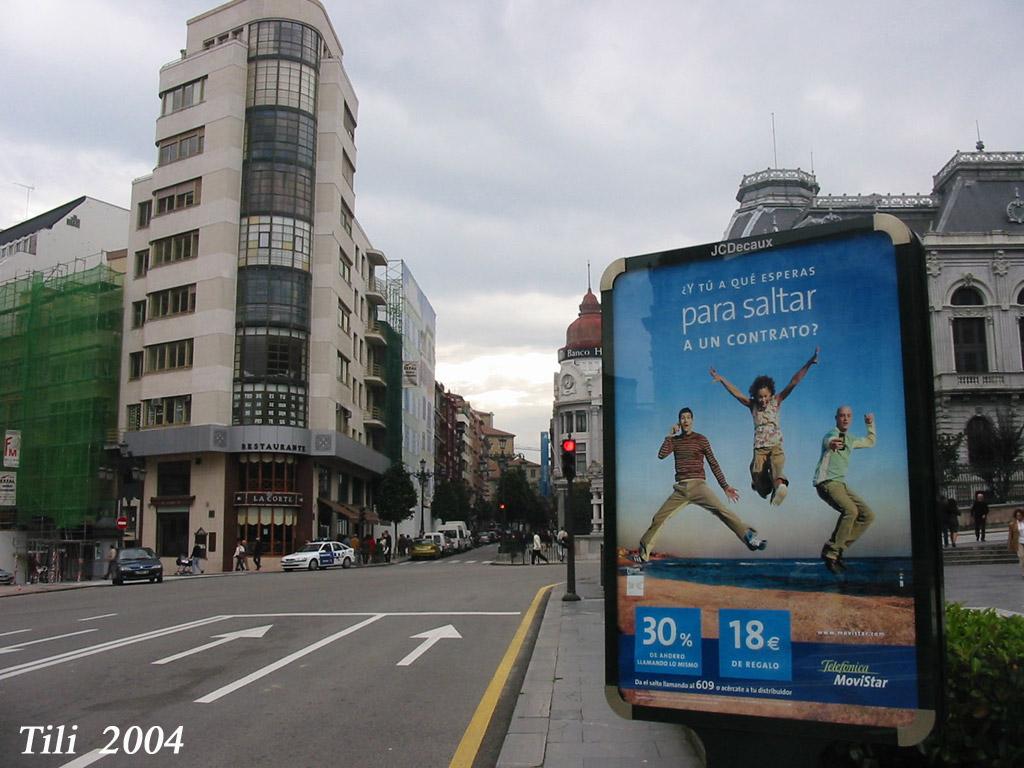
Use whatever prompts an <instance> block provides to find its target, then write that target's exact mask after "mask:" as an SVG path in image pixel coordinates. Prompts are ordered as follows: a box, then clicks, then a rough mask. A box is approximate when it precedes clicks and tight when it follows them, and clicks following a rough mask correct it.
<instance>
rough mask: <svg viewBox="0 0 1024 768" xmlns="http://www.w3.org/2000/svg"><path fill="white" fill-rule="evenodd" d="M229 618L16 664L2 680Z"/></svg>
mask: <svg viewBox="0 0 1024 768" xmlns="http://www.w3.org/2000/svg"><path fill="white" fill-rule="evenodd" d="M226 618H228V617H227V616H211V617H210V618H208V619H199V620H198V621H190V622H187V623H186V624H178V625H176V626H173V627H167V628H166V629H157V630H154V631H152V632H143V633H142V634H141V635H133V636H131V637H125V638H122V639H121V640H111V641H109V642H106V643H100V644H99V645H94V646H92V647H90V648H80V649H78V650H76V651H67V652H66V653H58V654H57V655H56V656H50V657H49V658H46V659H39V660H37V661H27V662H25V663H24V664H15V665H14V666H13V667H6V668H4V669H0V680H6V679H7V678H9V677H17V676H18V675H24V674H25V673H26V672H36V671H38V670H40V669H45V668H46V667H52V666H54V665H56V664H64V663H65V662H68V661H76V660H77V659H82V658H85V657H86V656H92V655H94V654H97V653H107V652H108V651H112V650H114V649H115V648H121V647H122V646H125V645H133V644H135V643H141V642H144V641H145V640H152V639H154V638H157V637H163V636H164V635H171V634H174V633H175V632H184V631H185V630H188V629H196V628H197V627H201V626H203V625H204V624H212V623H214V622H217V621H223V620H224V619H226ZM86 631H87V632H95V631H96V630H92V629H89V630H86Z"/></svg>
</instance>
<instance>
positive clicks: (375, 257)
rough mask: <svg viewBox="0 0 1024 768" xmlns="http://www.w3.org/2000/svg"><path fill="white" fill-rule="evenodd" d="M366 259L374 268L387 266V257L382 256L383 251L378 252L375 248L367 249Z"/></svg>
mask: <svg viewBox="0 0 1024 768" xmlns="http://www.w3.org/2000/svg"><path fill="white" fill-rule="evenodd" d="M366 258H367V259H368V260H369V262H370V264H372V265H373V266H375V267H386V266H387V265H388V257H387V256H385V255H384V251H378V250H377V249H376V248H367V249H366Z"/></svg>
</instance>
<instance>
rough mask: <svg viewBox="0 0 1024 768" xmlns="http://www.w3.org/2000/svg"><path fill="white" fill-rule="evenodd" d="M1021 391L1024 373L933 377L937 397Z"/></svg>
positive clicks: (943, 374) (941, 374)
mask: <svg viewBox="0 0 1024 768" xmlns="http://www.w3.org/2000/svg"><path fill="white" fill-rule="evenodd" d="M1022 391H1024V371H1009V372H1004V373H1000V372H997V371H988V372H984V373H981V372H979V373H939V374H936V375H935V394H937V395H956V394H963V395H967V394H971V393H972V392H984V393H990V392H991V393H1001V392H1022Z"/></svg>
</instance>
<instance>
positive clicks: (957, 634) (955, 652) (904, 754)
mask: <svg viewBox="0 0 1024 768" xmlns="http://www.w3.org/2000/svg"><path fill="white" fill-rule="evenodd" d="M1016 586H1017V585H1016V584H1014V585H1012V587H1011V585H1009V584H1008V585H1007V588H1013V587H1016ZM946 710H947V718H946V723H945V725H944V726H943V727H942V728H941V729H936V730H937V733H934V734H932V735H931V736H929V737H928V738H927V739H925V741H924V742H923V743H921V744H920V745H918V746H916V747H906V748H902V749H901V748H897V747H879V746H875V745H864V744H853V745H850V744H847V745H841V746H837V747H836V749H834V750H833V751H832V752H831V754H830V755H829V756H827V757H826V759H825V763H824V764H825V765H827V766H830V767H835V768H841V767H843V766H849V767H850V768H925V767H927V768H947V767H948V768H954V767H956V768H1021V766H1024V617H1021V616H1010V617H1008V618H1004V617H1002V616H1000V615H999V614H997V613H996V612H995V611H993V610H991V609H989V610H985V611H972V610H967V609H966V608H963V607H962V606H960V605H956V604H950V605H947V606H946Z"/></svg>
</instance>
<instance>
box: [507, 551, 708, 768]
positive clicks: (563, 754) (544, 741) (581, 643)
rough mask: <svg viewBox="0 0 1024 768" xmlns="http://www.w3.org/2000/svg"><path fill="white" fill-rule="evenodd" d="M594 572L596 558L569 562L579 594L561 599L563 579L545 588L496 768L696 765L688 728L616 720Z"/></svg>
mask: <svg viewBox="0 0 1024 768" xmlns="http://www.w3.org/2000/svg"><path fill="white" fill-rule="evenodd" d="M563 573H564V571H559V575H562V574H563ZM598 578H599V577H598V564H597V563H596V562H594V561H584V562H577V563H576V594H578V595H579V596H580V597H581V598H582V599H581V600H580V601H579V602H568V603H567V602H563V600H562V595H564V594H565V585H564V584H559V585H558V586H557V587H555V588H554V589H553V590H552V592H551V597H550V599H549V600H548V604H547V608H546V609H545V611H544V618H543V620H542V623H541V628H540V633H539V635H538V636H537V644H536V645H535V646H534V649H533V656H532V658H531V659H530V665H529V667H528V668H527V671H526V678H525V679H524V680H523V688H522V691H521V692H520V694H519V701H518V703H517V704H516V708H515V711H514V712H513V714H512V723H511V725H510V726H509V731H508V735H507V736H506V737H505V743H504V746H503V747H502V749H501V754H500V755H499V756H498V768H522V767H524V766H544V768H613V766H637V765H642V766H647V767H649V768H698V767H699V766H702V765H703V760H702V759H701V758H700V757H698V752H697V749H695V748H694V743H693V742H692V741H691V736H690V734H691V732H690V731H689V729H687V728H685V727H683V726H681V725H670V724H666V723H648V722H642V721H639V720H624V719H622V718H621V717H619V716H618V715H616V714H615V713H614V712H612V710H611V708H610V707H609V706H608V702H607V700H606V699H605V695H604V591H603V589H602V588H601V586H600V584H599V582H598ZM698 749H699V747H698Z"/></svg>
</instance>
